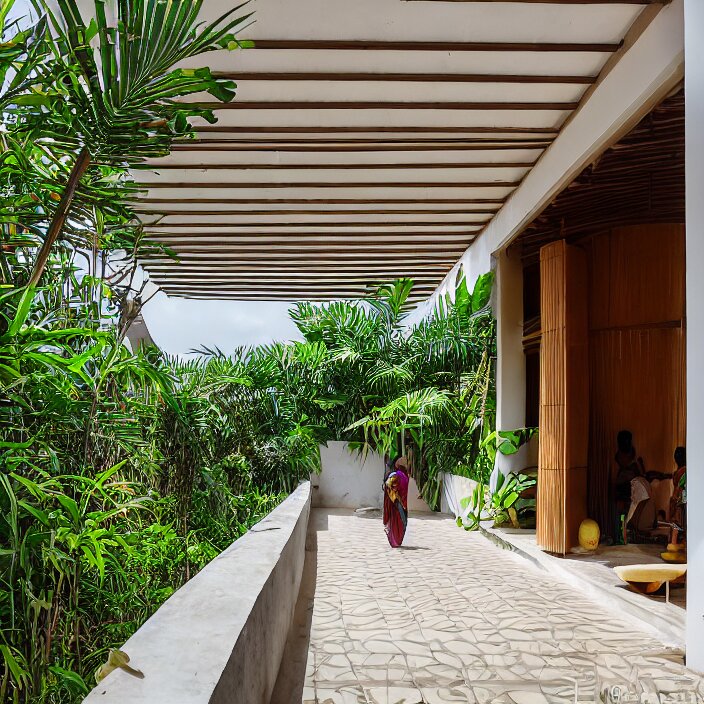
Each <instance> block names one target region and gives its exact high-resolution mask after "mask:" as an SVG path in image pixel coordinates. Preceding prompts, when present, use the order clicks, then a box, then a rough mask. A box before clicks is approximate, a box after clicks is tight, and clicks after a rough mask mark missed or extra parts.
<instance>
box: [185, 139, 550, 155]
mask: <svg viewBox="0 0 704 704" xmlns="http://www.w3.org/2000/svg"><path fill="white" fill-rule="evenodd" d="M550 144H551V142H546V141H541V142H514V143H510V144H489V143H486V144H457V143H454V144H453V143H447V144H443V143H435V144H433V143H430V144H412V143H409V144H384V143H379V144H369V145H364V144H340V145H336V144H314V143H311V144H301V145H281V144H277V143H274V144H261V143H259V144H251V143H246V142H243V141H239V140H193V141H191V142H189V143H184V144H174V145H173V146H172V147H171V151H172V152H295V153H306V152H315V153H320V152H322V153H328V152H334V153H344V154H347V153H356V152H449V151H453V152H476V151H487V150H491V151H510V150H514V151H515V150H517V149H535V150H541V151H542V150H543V149H546V148H547V147H549V146H550Z"/></svg>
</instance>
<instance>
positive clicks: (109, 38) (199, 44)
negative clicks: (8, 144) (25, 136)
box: [12, 0, 250, 288]
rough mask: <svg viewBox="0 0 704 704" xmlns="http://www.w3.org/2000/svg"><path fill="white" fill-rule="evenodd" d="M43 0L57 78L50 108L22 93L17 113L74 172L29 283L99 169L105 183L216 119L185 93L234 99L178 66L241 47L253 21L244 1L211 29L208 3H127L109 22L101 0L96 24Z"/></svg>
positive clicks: (211, 80) (72, 6)
mask: <svg viewBox="0 0 704 704" xmlns="http://www.w3.org/2000/svg"><path fill="white" fill-rule="evenodd" d="M35 4H36V5H37V9H38V10H39V11H40V13H41V14H42V15H44V16H46V17H47V18H48V20H49V25H50V27H51V32H50V33H47V34H46V35H45V37H44V41H45V42H46V44H47V46H48V55H47V58H46V60H45V61H46V65H45V66H44V67H43V68H42V75H43V76H45V77H46V76H50V77H51V81H49V82H48V83H46V82H45V85H44V87H43V92H42V99H43V101H44V102H48V103H49V105H50V107H49V109H48V110H47V109H46V107H44V108H43V109H37V108H36V105H35V103H36V102H37V101H34V102H33V101H29V104H27V101H23V100H21V97H18V98H15V99H14V103H13V107H12V110H13V111H14V113H15V115H16V117H17V119H19V120H21V122H22V125H21V127H22V130H24V131H25V132H27V133H29V134H37V135H41V136H42V137H45V138H46V137H49V138H50V139H51V140H52V150H53V152H54V153H63V154H64V155H66V157H67V159H68V160H69V163H70V164H71V169H70V172H69V174H68V178H67V181H66V184H65V185H64V186H63V189H62V191H61V197H60V200H59V202H58V205H57V206H56V208H55V210H54V212H53V215H52V217H51V220H50V221H49V223H48V227H47V230H46V235H45V237H44V241H43V244H42V247H41V249H40V251H39V253H38V255H37V258H36V260H35V263H34V268H33V271H32V274H31V276H30V278H29V282H28V287H30V288H32V287H34V286H36V285H37V283H38V282H39V280H40V279H41V276H42V273H43V271H44V269H45V267H46V263H47V261H48V259H49V253H50V251H51V248H52V246H53V244H54V242H55V241H56V240H57V238H59V236H60V235H61V233H62V231H63V229H64V227H65V225H66V221H67V218H68V217H69V213H70V212H71V211H72V208H73V206H74V202H75V201H76V199H77V197H78V196H80V195H82V193H84V192H85V191H86V189H89V187H90V182H89V181H88V182H87V181H86V176H87V175H90V173H89V171H90V169H91V167H94V168H93V174H92V175H93V177H94V178H95V179H97V180H99V179H100V177H101V176H102V175H103V174H102V173H101V169H102V170H105V169H106V168H111V169H122V170H123V171H124V172H126V171H127V170H128V169H130V168H134V167H138V166H139V165H140V164H142V163H143V162H144V161H145V159H147V158H150V157H157V156H164V155H166V154H168V152H169V149H170V146H171V144H172V142H173V140H174V139H176V138H177V137H183V136H185V135H188V134H189V133H190V132H191V130H192V128H191V126H190V124H189V122H188V118H192V117H201V118H204V119H206V120H208V121H209V122H214V121H215V118H214V116H213V114H212V112H211V111H209V110H205V109H202V108H199V107H196V106H192V105H188V104H187V103H183V102H178V99H179V98H183V97H185V96H189V95H193V94H196V93H203V92H205V93H209V94H210V95H212V96H213V97H214V98H216V99H217V100H221V101H224V102H227V101H230V100H232V99H233V98H234V96H235V87H236V86H235V84H234V83H233V82H232V81H230V80H227V79H224V78H221V77H217V76H214V75H213V74H212V73H211V71H210V70H209V69H207V68H200V69H185V68H176V66H177V64H180V63H181V62H184V61H185V60H187V59H192V58H193V57H196V56H200V55H202V54H205V53H207V52H211V51H215V50H219V49H232V48H236V47H238V46H242V44H241V43H239V42H238V41H237V39H236V38H235V37H234V35H233V33H232V32H233V30H234V29H235V28H238V27H241V26H242V25H243V23H245V22H246V21H247V19H248V18H249V17H250V15H248V14H245V15H241V16H235V15H236V14H237V13H238V11H239V10H240V9H241V8H242V5H239V6H237V7H234V8H232V9H231V10H228V11H227V12H226V13H224V14H223V15H222V16H221V17H219V18H218V19H217V20H215V21H214V22H212V23H210V24H207V25H202V24H199V23H198V16H199V13H200V10H201V6H202V0H178V1H177V0H168V1H166V2H157V1H156V0H118V1H117V7H116V21H115V22H114V23H110V22H109V21H108V17H107V15H106V3H105V2H104V1H103V0H94V12H93V13H92V14H93V16H92V17H91V18H90V19H88V21H87V20H86V18H84V16H83V15H82V14H81V11H80V9H79V7H78V3H77V2H76V0H57V2H56V3H51V2H50V1H49V0H35ZM52 5H56V6H58V9H57V10H56V11H54V10H53V9H52ZM47 67H48V69H49V70H47Z"/></svg>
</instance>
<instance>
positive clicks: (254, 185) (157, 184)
mask: <svg viewBox="0 0 704 704" xmlns="http://www.w3.org/2000/svg"><path fill="white" fill-rule="evenodd" d="M520 183H521V182H520V181H310V182H309V181H288V182H278V181H271V182H268V181H256V182H251V181H250V182H248V181H234V182H232V181H226V182H224V183H222V182H221V183H218V182H210V181H199V182H198V183H193V182H191V181H186V182H182V181H178V182H169V181H163V180H158V181H154V182H153V183H152V182H150V183H140V184H138V185H139V186H140V187H141V188H143V189H154V188H187V189H189V190H191V191H192V190H194V189H196V188H251V189H261V188H516V186H518V185H520Z"/></svg>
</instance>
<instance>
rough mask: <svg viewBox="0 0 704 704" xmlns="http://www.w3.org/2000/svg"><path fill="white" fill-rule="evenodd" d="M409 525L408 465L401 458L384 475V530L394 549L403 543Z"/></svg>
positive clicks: (389, 466) (390, 465)
mask: <svg viewBox="0 0 704 704" xmlns="http://www.w3.org/2000/svg"><path fill="white" fill-rule="evenodd" d="M407 525H408V464H407V463H406V459H405V458H404V457H399V458H398V459H397V460H396V461H395V462H391V463H390V464H389V465H388V469H387V471H386V474H385V475H384V530H385V531H386V537H387V538H388V539H389V545H391V547H392V548H398V547H400V546H401V543H403V536H404V535H405V534H406V526H407Z"/></svg>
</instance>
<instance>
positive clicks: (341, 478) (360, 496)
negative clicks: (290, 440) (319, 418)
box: [311, 440, 384, 509]
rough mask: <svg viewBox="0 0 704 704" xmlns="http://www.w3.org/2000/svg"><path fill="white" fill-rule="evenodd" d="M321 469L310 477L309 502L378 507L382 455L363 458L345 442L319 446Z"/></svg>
mask: <svg viewBox="0 0 704 704" xmlns="http://www.w3.org/2000/svg"><path fill="white" fill-rule="evenodd" d="M320 460H321V463H322V468H323V470H322V472H321V473H320V474H319V475H317V476H314V477H311V482H312V484H313V505H314V506H323V507H325V508H351V509H357V508H367V507H372V508H381V506H382V505H383V494H382V489H381V485H382V484H383V483H384V458H383V457H382V456H381V455H378V454H376V453H374V452H370V453H369V454H368V455H367V456H366V458H365V459H364V460H362V458H361V456H360V455H359V453H357V452H350V450H349V447H348V445H347V443H346V442H340V441H337V440H335V441H331V442H329V443H328V445H327V447H324V446H321V448H320Z"/></svg>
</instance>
